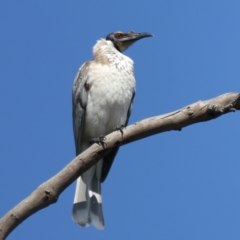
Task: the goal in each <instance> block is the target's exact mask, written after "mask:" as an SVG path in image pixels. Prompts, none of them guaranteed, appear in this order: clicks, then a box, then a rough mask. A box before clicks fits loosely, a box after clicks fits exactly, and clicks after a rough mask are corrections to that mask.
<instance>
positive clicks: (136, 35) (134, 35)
mask: <svg viewBox="0 0 240 240" xmlns="http://www.w3.org/2000/svg"><path fill="white" fill-rule="evenodd" d="M145 37H153V35H152V34H150V33H146V32H142V33H137V32H133V31H131V32H129V33H128V34H126V36H125V37H124V38H122V39H118V41H119V42H125V41H131V40H132V41H137V40H139V39H141V38H145Z"/></svg>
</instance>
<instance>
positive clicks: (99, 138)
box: [90, 135, 106, 147]
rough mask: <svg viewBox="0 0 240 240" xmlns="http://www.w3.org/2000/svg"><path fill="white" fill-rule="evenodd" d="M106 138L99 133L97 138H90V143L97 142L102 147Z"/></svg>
mask: <svg viewBox="0 0 240 240" xmlns="http://www.w3.org/2000/svg"><path fill="white" fill-rule="evenodd" d="M105 140H106V137H105V136H103V135H101V136H100V137H97V138H92V139H91V140H90V143H92V144H93V143H97V144H98V145H101V146H102V147H104V145H105V144H106V143H105V142H104V141H105Z"/></svg>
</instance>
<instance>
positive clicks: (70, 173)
mask: <svg viewBox="0 0 240 240" xmlns="http://www.w3.org/2000/svg"><path fill="white" fill-rule="evenodd" d="M236 110H240V94H239V93H226V94H223V95H221V96H218V97H216V98H213V99H210V100H206V101H199V102H196V103H193V104H191V105H189V106H186V107H184V108H182V109H180V110H177V111H174V112H171V113H168V114H164V115H160V116H156V117H151V118H148V119H145V120H142V121H139V122H136V123H134V124H132V125H130V126H128V127H126V128H125V129H123V132H122V133H121V131H115V132H113V133H111V134H109V135H107V136H106V138H105V144H104V146H101V145H98V144H93V145H92V146H91V147H90V148H88V149H87V150H86V151H84V152H83V153H81V154H80V155H78V156H77V157H76V158H74V159H73V160H72V161H71V162H70V163H69V164H68V165H67V166H66V167H64V168H63V169H62V170H61V171H60V172H59V173H57V174H56V175H55V176H53V177H52V178H50V179H49V180H48V181H46V182H44V183H43V184H41V185H40V186H39V187H38V188H37V189H36V190H35V191H34V192H32V193H31V194H30V195H29V196H28V197H27V198H25V199H24V200H23V201H21V202H20V203H19V204H18V205H17V206H15V207H14V208H13V209H11V210H10V211H9V212H7V213H6V214H5V215H4V216H3V217H2V218H1V219H0V239H5V238H6V237H7V236H8V235H9V234H10V233H11V231H13V230H14V229H15V228H16V227H17V226H18V225H19V224H20V223H21V222H23V221H24V220H25V219H26V218H28V217H29V216H31V215H32V214H34V213H35V212H37V211H38V210H40V209H43V208H45V207H47V206H49V205H50V204H52V203H55V202H57V200H58V197H59V195H60V194H61V193H62V192H63V191H64V190H65V189H66V188H67V187H68V186H69V185H70V184H71V183H72V182H74V181H75V180H76V179H77V178H78V177H79V176H80V175H81V174H82V173H84V172H85V171H86V170H88V169H89V168H90V167H91V166H92V165H94V164H95V163H96V162H97V161H99V160H100V159H101V158H102V157H103V156H104V155H106V154H107V153H108V151H109V149H111V148H112V147H114V146H116V145H125V144H128V143H131V142H133V141H137V140H139V139H142V138H146V137H149V136H151V135H154V134H157V133H161V132H165V131H171V130H181V129H182V128H183V127H186V126H189V125H191V124H194V123H198V122H203V121H209V120H212V119H215V118H217V117H220V116H221V115H223V114H226V113H229V112H234V111H236Z"/></svg>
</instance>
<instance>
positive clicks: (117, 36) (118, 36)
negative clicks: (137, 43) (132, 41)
mask: <svg viewBox="0 0 240 240" xmlns="http://www.w3.org/2000/svg"><path fill="white" fill-rule="evenodd" d="M115 37H116V38H122V37H123V35H122V34H121V33H116V34H115Z"/></svg>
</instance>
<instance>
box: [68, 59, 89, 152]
mask: <svg viewBox="0 0 240 240" xmlns="http://www.w3.org/2000/svg"><path fill="white" fill-rule="evenodd" d="M89 65H90V62H86V63H84V64H83V65H82V66H81V67H80V69H79V71H78V73H77V75H76V77H75V79H74V84H73V92H72V111H73V112H72V114H73V132H74V139H75V146H76V155H78V154H79V153H80V152H79V148H80V144H81V138H82V132H83V131H82V130H83V126H84V118H85V109H86V106H87V98H88V94H87V89H86V82H87V80H88V69H89Z"/></svg>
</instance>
